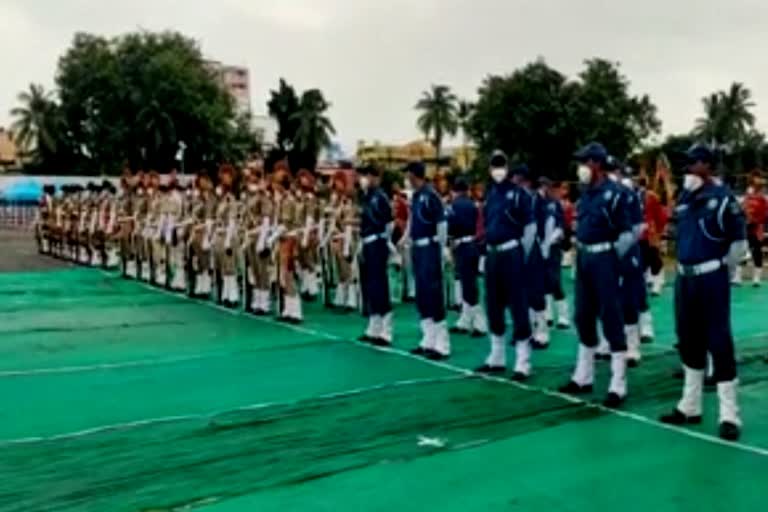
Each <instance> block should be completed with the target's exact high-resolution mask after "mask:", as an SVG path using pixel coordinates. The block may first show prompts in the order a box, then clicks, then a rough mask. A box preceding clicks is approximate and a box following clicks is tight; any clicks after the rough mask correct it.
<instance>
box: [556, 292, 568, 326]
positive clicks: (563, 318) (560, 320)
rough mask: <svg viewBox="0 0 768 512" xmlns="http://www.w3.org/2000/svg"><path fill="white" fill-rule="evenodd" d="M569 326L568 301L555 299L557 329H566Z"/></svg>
mask: <svg viewBox="0 0 768 512" xmlns="http://www.w3.org/2000/svg"><path fill="white" fill-rule="evenodd" d="M570 326H571V315H570V313H569V312H568V301H567V300H565V299H564V300H559V301H557V327H558V328H559V329H568V328H569V327H570Z"/></svg>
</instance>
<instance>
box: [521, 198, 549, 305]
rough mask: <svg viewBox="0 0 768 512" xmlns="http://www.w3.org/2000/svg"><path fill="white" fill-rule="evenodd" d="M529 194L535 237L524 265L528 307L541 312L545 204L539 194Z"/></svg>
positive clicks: (543, 300) (544, 289)
mask: <svg viewBox="0 0 768 512" xmlns="http://www.w3.org/2000/svg"><path fill="white" fill-rule="evenodd" d="M528 193H529V194H530V196H531V210H532V212H533V220H534V222H535V223H536V239H535V241H534V244H533V248H532V249H531V254H530V256H529V258H528V262H527V265H526V268H527V269H526V273H527V276H526V277H527V279H528V282H527V290H526V292H527V294H528V307H530V308H531V309H532V310H533V311H535V312H543V311H544V309H545V308H546V305H547V304H546V300H545V294H546V264H545V261H544V256H543V255H542V253H541V242H542V240H543V239H544V236H545V233H544V229H545V225H546V223H547V205H546V203H545V201H544V199H543V198H542V197H541V194H539V193H538V192H536V191H535V190H534V191H528Z"/></svg>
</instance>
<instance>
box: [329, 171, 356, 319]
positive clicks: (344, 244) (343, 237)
mask: <svg viewBox="0 0 768 512" xmlns="http://www.w3.org/2000/svg"><path fill="white" fill-rule="evenodd" d="M333 187H334V192H335V197H336V208H335V210H336V211H335V215H334V218H333V226H332V229H333V233H334V234H333V236H332V239H331V240H332V245H331V250H332V252H333V258H334V262H335V264H336V270H337V275H338V283H337V284H336V293H335V296H334V300H333V305H334V306H336V307H338V308H344V309H347V310H348V311H354V310H355V309H357V304H358V300H357V295H358V290H357V281H356V276H355V265H354V260H355V253H356V251H357V238H358V234H359V233H358V231H359V228H360V207H359V205H358V204H357V201H355V200H354V198H353V197H352V196H353V193H354V191H353V190H351V189H350V187H349V186H348V185H347V182H346V177H345V175H344V174H342V173H339V174H336V175H335V176H334V179H333Z"/></svg>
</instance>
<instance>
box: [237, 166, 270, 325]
mask: <svg viewBox="0 0 768 512" xmlns="http://www.w3.org/2000/svg"><path fill="white" fill-rule="evenodd" d="M246 194H247V199H246V214H245V226H246V230H247V231H246V236H245V243H244V248H245V255H246V260H247V272H248V281H249V283H250V285H251V288H252V291H251V297H250V300H251V302H250V309H251V312H253V313H254V314H255V315H266V314H268V313H269V312H270V310H271V309H272V307H271V304H270V302H271V300H270V295H271V294H270V264H271V261H272V258H271V251H270V249H269V247H268V246H267V240H268V239H269V235H270V228H271V224H272V218H273V216H274V214H275V212H274V210H275V208H274V201H273V200H272V196H271V193H270V191H269V190H267V189H266V182H265V180H264V178H263V176H261V175H260V174H257V173H255V172H254V173H251V175H250V177H249V179H248V182H247V185H246Z"/></svg>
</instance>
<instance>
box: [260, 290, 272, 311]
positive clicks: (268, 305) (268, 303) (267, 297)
mask: <svg viewBox="0 0 768 512" xmlns="http://www.w3.org/2000/svg"><path fill="white" fill-rule="evenodd" d="M259 305H260V306H261V311H263V312H264V313H271V312H272V293H271V292H270V291H269V290H260V291H259Z"/></svg>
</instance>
